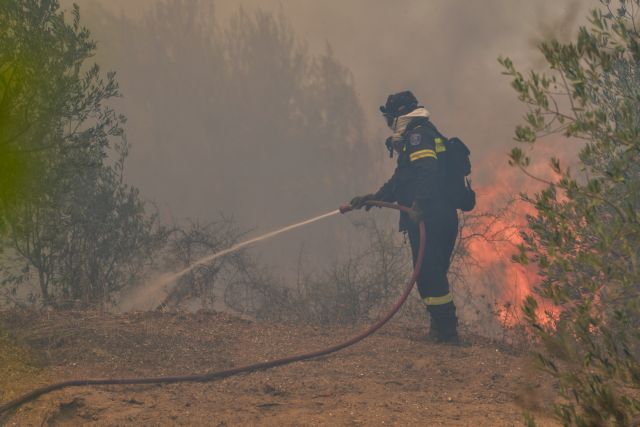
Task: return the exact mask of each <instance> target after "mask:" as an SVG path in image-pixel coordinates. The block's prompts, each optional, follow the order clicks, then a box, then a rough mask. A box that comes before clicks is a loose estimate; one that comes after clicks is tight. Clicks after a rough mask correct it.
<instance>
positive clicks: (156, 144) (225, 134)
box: [76, 0, 597, 263]
mask: <svg viewBox="0 0 640 427" xmlns="http://www.w3.org/2000/svg"><path fill="white" fill-rule="evenodd" d="M76 2H78V3H79V5H80V7H81V11H82V12H83V16H84V18H85V19H86V21H85V22H87V25H88V26H90V27H91V28H92V30H93V33H94V36H95V38H96V39H97V41H98V43H99V48H98V49H99V57H98V61H99V62H100V63H101V64H103V65H104V67H105V68H107V69H114V70H116V71H117V72H118V78H119V81H120V83H121V86H122V91H123V93H124V95H125V96H124V98H123V99H122V102H121V105H119V106H118V107H119V108H121V110H122V111H123V112H124V113H125V114H126V115H127V116H128V117H129V124H128V128H127V129H128V136H129V140H130V141H131V143H132V144H133V150H132V152H131V155H130V158H129V161H128V166H127V170H128V172H127V176H128V179H129V180H130V182H131V183H132V184H133V185H136V186H138V187H139V188H140V189H141V191H142V193H143V194H144V195H145V196H146V197H148V198H150V199H151V200H154V201H155V203H156V204H157V205H158V207H159V209H160V211H161V213H162V214H163V216H164V218H165V219H167V218H175V219H181V218H184V217H192V218H199V219H203V220H206V219H207V218H212V217H215V216H216V215H217V214H218V213H219V212H225V213H227V214H232V215H234V217H235V218H237V219H238V220H239V221H240V223H241V224H242V225H244V226H245V227H255V228H257V229H258V230H259V231H265V230H269V229H273V228H274V227H277V226H281V225H285V224H287V223H289V222H294V221H296V220H301V219H304V218H305V217H306V216H311V215H313V214H317V213H321V212H323V211H326V210H328V209H331V208H335V207H337V205H338V204H339V203H341V202H345V201H347V200H349V198H350V197H351V196H352V195H355V194H361V193H366V192H370V191H375V189H377V188H378V186H379V185H380V184H381V183H382V182H384V180H385V179H386V178H387V177H388V175H389V173H390V172H391V170H392V169H393V166H394V162H393V161H391V160H388V159H387V154H386V151H385V149H384V145H383V141H384V139H385V137H386V136H387V133H388V130H387V129H386V128H385V127H384V122H383V120H382V119H381V117H380V114H379V112H378V106H379V105H380V104H381V103H383V102H384V100H385V99H386V96H387V95H388V94H389V93H392V92H396V91H399V90H404V89H411V90H412V91H414V93H415V94H416V95H417V96H418V98H419V100H420V101H421V102H422V103H423V104H424V105H425V106H426V107H427V108H428V109H429V111H430V112H431V114H432V119H433V121H434V122H435V123H436V125H437V126H438V127H439V128H440V130H441V131H442V132H443V133H444V134H445V135H449V136H454V135H455V136H459V137H460V138H462V139H463V140H464V141H465V142H466V143H467V144H468V145H469V147H470V148H471V151H472V158H473V160H474V162H475V164H477V165H482V166H483V167H477V168H476V169H475V171H474V179H475V182H476V183H479V184H483V183H490V182H491V181H492V179H493V177H494V171H495V168H505V167H508V166H507V165H506V153H507V152H508V151H509V149H510V147H511V146H512V144H513V142H512V135H513V127H514V125H515V124H516V123H517V122H518V121H519V119H520V117H521V115H522V113H523V111H524V110H523V109H522V107H521V106H520V105H519V104H518V102H517V100H516V99H515V94H514V92H513V91H512V90H511V88H510V87H509V81H508V79H507V78H506V77H504V76H502V75H501V74H500V73H501V67H500V65H499V64H498V63H497V57H498V56H500V55H506V56H510V57H512V58H513V59H514V60H515V61H516V62H517V63H519V64H521V66H522V68H525V67H529V66H536V64H538V63H540V56H539V54H538V53H537V52H536V50H535V43H536V42H537V41H539V40H540V39H541V38H544V37H547V36H549V35H554V36H558V37H560V38H566V37H567V36H569V35H571V34H573V33H574V32H575V30H576V22H584V20H583V17H584V15H585V13H586V11H587V9H588V8H589V7H592V6H594V5H595V4H597V1H596V0H589V1H576V0H561V1H560V0H539V1H536V2H531V1H525V0H517V1H514V0H484V1H482V2H479V1H472V0H468V1H455V2H453V1H450V0H432V1H428V2H425V1H423V0H404V1H398V2H372V1H369V0H349V1H340V2H322V1H316V0H295V1H294V0H291V1H283V0H242V1H235V0H233V1H231V0H225V1H195V0H194V1H185V2H180V1H176V0H168V1H164V0H162V1H161V0H136V1H134V0H117V1H114V0H100V1H96V0H81V1H77V0H76ZM194 5H195V6H194ZM240 8H242V9H243V11H242V12H239V10H240ZM258 10H262V11H263V12H262V13H261V14H259V15H255V13H256V11H258ZM265 16H271V17H274V19H275V20H274V21H269V19H266V18H265ZM576 18H577V19H576ZM289 25H290V27H289ZM256 29H257V30H256ZM254 30H255V31H254ZM260 31H265V32H263V33H261V32H260ZM265 34H267V35H268V34H271V35H274V34H275V38H269V37H264V35H265ZM290 37H293V38H290ZM211 39H215V40H218V41H219V40H225V42H224V43H226V45H225V46H226V47H225V46H221V45H220V44H217V43H218V42H213V44H212V42H211ZM243 43H244V44H243ZM270 43H271V44H270ZM274 43H275V44H277V45H278V46H279V47H280V48H281V47H282V45H287V44H288V43H289V44H290V46H292V52H293V57H292V58H285V59H283V61H284V62H286V63H288V64H289V65H290V66H287V67H288V68H287V67H285V68H278V67H277V66H272V65H273V64H274V62H273V61H272V59H273V58H272V57H271V56H273V55H274V52H275V51H274V50H272V48H277V47H278V46H275V47H274ZM247 46H249V47H250V48H251V49H253V50H251V51H250V52H249V51H247ZM225 48H227V49H229V50H228V51H224V52H222V51H223V50H224V49H225ZM275 54H276V55H277V53H275ZM216 55H219V56H216ZM296 55H298V56H296ZM220 58H225V59H224V60H225V61H231V62H230V63H231V64H232V67H231V69H229V67H228V66H227V65H228V63H227V65H221V64H222V62H220V61H221V59H220ZM300 58H303V60H302V62H301V63H297V62H296V61H297V60H298V59H300ZM313 58H315V61H316V62H315V63H314V64H306V65H305V64H303V62H305V61H308V60H311V59H313ZM234 61H235V62H234ZM225 67H226V68H225ZM296 67H303V68H304V67H309V68H308V70H307V74H305V76H304V77H302V80H303V81H298V80H296V77H295V76H294V75H293V74H294V73H296V72H297V71H296V70H298V68H296ZM314 67H315V68H314ZM342 67H346V68H342ZM256 70H258V71H259V72H256ZM349 70H350V73H349ZM244 72H247V73H248V74H247V75H246V76H245V77H246V79H245V80H242V79H240V78H239V77H238V75H240V74H242V73H244ZM225 73H227V74H225ZM229 73H231V74H229ZM251 73H253V74H251ZM225 76H226V77H225ZM230 76H231V77H230ZM239 82H240V83H239ZM242 82H244V83H242ZM247 82H250V83H249V84H247ZM291 82H294V83H291ZM234 85H237V86H235V87H234ZM300 88H304V89H305V91H306V92H304V93H303V94H301V93H298V92H300V91H302V89H300ZM287 91H290V92H291V95H290V96H289V95H287V96H280V94H282V93H284V92H287ZM307 101H308V102H307ZM305 102H307V103H306V104H305ZM291 103H294V104H295V106H294V107H291V105H289V104H291ZM318 103H321V104H322V106H321V107H316V104H318ZM297 109H299V110H300V111H301V113H300V115H296V114H297V111H298V110H297ZM230 111H231V112H232V113H229V112H230ZM238 111H247V112H248V113H247V114H245V115H241V116H238V114H237V112H238ZM314 121H317V123H320V124H319V125H318V126H315V127H314V126H310V127H309V123H308V122H310V123H311V124H313V122H314ZM302 122H304V125H302V124H301V123H302ZM353 126H357V127H358V128H357V129H353V128H351V127H353ZM338 223H339V220H338V219H332V220H331V221H329V222H328V223H327V224H323V225H318V226H317V227H319V228H315V229H314V230H306V231H304V232H296V233H295V234H294V235H292V236H290V240H289V245H288V249H289V250H290V252H288V253H286V254H281V253H280V251H278V254H279V255H283V257H284V258H295V256H296V253H295V250H296V248H299V247H300V246H301V245H302V243H303V242H305V241H307V243H305V245H306V247H307V250H309V251H310V253H311V255H310V256H311V257H312V258H313V257H315V256H317V257H318V258H319V259H322V258H327V257H331V256H334V255H335V254H336V252H335V249H334V246H335V245H336V242H338V241H339V236H337V235H336V225H337V224H338ZM314 227H315V226H314ZM322 227H324V228H322ZM308 240H316V242H315V243H314V242H309V241H308ZM314 247H315V249H313V248H314ZM309 248H311V249H309ZM291 250H293V252H291ZM270 252H271V254H272V255H273V252H274V251H273V247H271V250H270ZM314 252H315V254H314ZM311 263H315V260H314V259H311Z"/></svg>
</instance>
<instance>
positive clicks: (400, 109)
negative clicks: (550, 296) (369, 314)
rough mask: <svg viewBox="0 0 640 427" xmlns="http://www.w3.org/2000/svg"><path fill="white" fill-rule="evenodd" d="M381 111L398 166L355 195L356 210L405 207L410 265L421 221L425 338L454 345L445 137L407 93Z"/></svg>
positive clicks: (454, 225)
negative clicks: (373, 188)
mask: <svg viewBox="0 0 640 427" xmlns="http://www.w3.org/2000/svg"><path fill="white" fill-rule="evenodd" d="M380 111H381V112H382V114H383V115H384V118H385V119H386V121H387V125H388V126H389V128H390V129H391V130H392V132H393V134H392V136H391V137H389V138H388V139H387V142H386V144H387V148H388V149H389V152H390V155H391V156H393V153H394V152H395V153H397V157H398V160H397V166H396V169H395V171H394V173H393V175H392V176H391V178H390V179H389V180H388V181H387V182H386V183H385V184H384V185H383V186H382V187H381V188H380V189H379V190H378V191H377V192H376V193H375V194H367V195H364V196H358V197H354V198H353V199H352V200H351V206H352V207H353V208H355V209H360V208H362V207H365V209H366V210H367V211H368V210H369V209H370V207H371V206H367V205H366V204H365V202H367V201H369V200H379V201H384V202H397V203H399V204H400V205H404V206H410V207H411V208H412V209H413V211H414V214H411V215H409V214H407V213H405V212H401V213H400V231H401V232H403V233H406V234H408V236H409V242H410V244H411V252H412V255H413V262H414V264H415V262H416V260H417V256H418V249H419V228H418V223H419V222H420V220H423V221H424V224H425V228H426V237H427V240H426V247H425V252H424V259H423V261H422V268H421V270H420V274H419V276H418V279H417V283H418V291H419V292H420V296H421V298H422V300H423V301H424V303H425V305H426V307H427V311H428V312H429V314H430V330H429V337H430V339H432V340H434V341H436V342H441V343H450V344H457V343H458V333H457V324H458V319H457V317H456V308H455V305H454V302H453V298H452V296H451V292H450V289H449V280H448V278H447V272H448V270H449V264H450V260H451V254H452V252H453V249H454V245H455V241H456V238H457V235H458V215H457V212H456V208H455V207H453V206H452V203H451V202H449V201H448V200H447V197H446V194H444V193H445V191H444V187H445V186H444V185H443V184H444V182H443V181H444V171H443V167H442V163H443V162H442V159H441V161H440V162H439V161H438V157H443V156H444V151H445V148H444V145H443V142H444V141H445V137H444V136H443V135H442V134H441V133H440V132H439V131H438V129H437V128H436V127H435V126H434V124H433V123H432V122H431V120H430V119H429V112H428V111H427V110H426V109H425V108H424V107H422V106H419V105H418V101H417V99H416V97H415V96H414V95H413V94H412V93H411V92H410V91H404V92H399V93H396V94H393V95H389V97H388V98H387V102H386V104H385V105H384V106H381V107H380Z"/></svg>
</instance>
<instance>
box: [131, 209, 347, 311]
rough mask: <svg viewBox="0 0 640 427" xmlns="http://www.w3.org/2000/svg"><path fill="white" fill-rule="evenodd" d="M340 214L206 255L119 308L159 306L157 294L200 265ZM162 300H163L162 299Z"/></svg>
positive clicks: (141, 289)
mask: <svg viewBox="0 0 640 427" xmlns="http://www.w3.org/2000/svg"><path fill="white" fill-rule="evenodd" d="M338 213H340V210H339V209H336V210H334V211H331V212H327V213H325V214H322V215H318V216H316V217H313V218H311V219H307V220H305V221H301V222H298V223H295V224H291V225H287V226H286V227H282V228H279V229H277V230H274V231H271V232H269V233H266V234H263V235H261V236H258V237H255V238H253V239H250V240H246V241H244V242H240V243H237V244H235V245H233V246H231V247H230V248H227V249H224V250H222V251H220V252H216V253H213V254H211V255H207V256H206V257H203V258H201V259H199V260H197V261H195V262H194V263H192V264H191V265H189V266H188V267H186V268H184V269H183V270H180V271H178V272H177V273H168V274H163V275H161V276H159V277H158V278H156V279H155V280H154V281H152V282H150V283H146V284H145V285H143V286H141V287H138V288H136V289H134V291H133V293H132V294H131V295H128V296H127V297H126V298H124V299H123V301H122V303H121V306H123V308H124V309H125V310H126V309H129V310H131V309H135V308H139V307H140V305H141V304H144V305H145V306H146V307H148V308H150V307H149V304H150V303H152V304H153V305H152V307H153V306H156V305H157V304H159V300H160V298H158V295H159V294H164V295H165V296H166V295H167V294H169V292H171V290H172V289H173V288H174V287H175V286H176V284H177V280H178V279H179V278H180V277H182V276H184V275H185V274H187V273H188V272H190V271H191V270H193V269H194V268H196V267H198V266H200V265H204V264H207V263H209V262H211V261H213V260H215V259H217V258H220V257H222V256H224V255H228V254H230V253H232V252H236V251H238V250H240V249H242V248H244V247H246V246H249V245H252V244H254V243H258V242H261V241H263V240H266V239H269V238H271V237H274V236H277V235H278V234H281V233H285V232H287V231H290V230H293V229H295V228H299V227H302V226H305V225H308V224H311V223H313V222H316V221H320V220H321V219H324V218H327V217H330V216H333V215H336V214H338ZM162 299H164V298H162Z"/></svg>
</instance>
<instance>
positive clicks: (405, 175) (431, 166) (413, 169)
mask: <svg viewBox="0 0 640 427" xmlns="http://www.w3.org/2000/svg"><path fill="white" fill-rule="evenodd" d="M444 140H445V138H444V136H442V134H441V133H440V132H438V129H436V127H435V126H434V125H433V123H431V121H430V120H429V119H428V118H425V117H416V118H415V119H413V120H412V121H411V122H410V123H409V124H408V125H407V128H406V130H405V132H404V133H403V134H402V141H401V144H400V145H401V147H402V148H401V152H400V153H399V156H398V163H397V166H396V170H395V171H394V173H393V176H391V178H390V179H389V180H388V181H387V182H386V183H385V184H384V185H383V186H382V187H381V188H380V189H379V190H378V192H377V193H376V194H375V199H376V200H382V201H385V202H398V203H399V204H401V205H404V206H409V207H411V206H412V205H413V203H414V202H416V204H417V206H418V207H419V208H420V209H421V210H422V212H423V213H424V214H425V217H427V218H428V216H429V212H430V211H431V210H433V209H434V207H435V206H436V205H437V204H438V203H444V197H443V194H441V189H442V185H441V184H440V183H441V182H443V179H444V178H443V177H441V175H442V172H443V171H439V170H438V152H439V151H443V150H444V148H443V145H442V143H443V142H444ZM409 221H411V220H410V219H409V217H408V215H407V214H406V213H404V212H402V213H401V214H400V231H405V230H407V229H408V226H409Z"/></svg>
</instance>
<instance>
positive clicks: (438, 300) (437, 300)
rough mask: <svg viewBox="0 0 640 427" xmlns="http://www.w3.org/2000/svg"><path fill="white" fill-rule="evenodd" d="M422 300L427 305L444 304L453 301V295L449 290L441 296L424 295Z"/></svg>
mask: <svg viewBox="0 0 640 427" xmlns="http://www.w3.org/2000/svg"><path fill="white" fill-rule="evenodd" d="M422 301H424V303H425V304H427V305H443V304H448V303H450V302H452V301H453V296H452V295H451V292H449V293H448V294H446V295H443V296H441V297H424V298H422Z"/></svg>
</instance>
